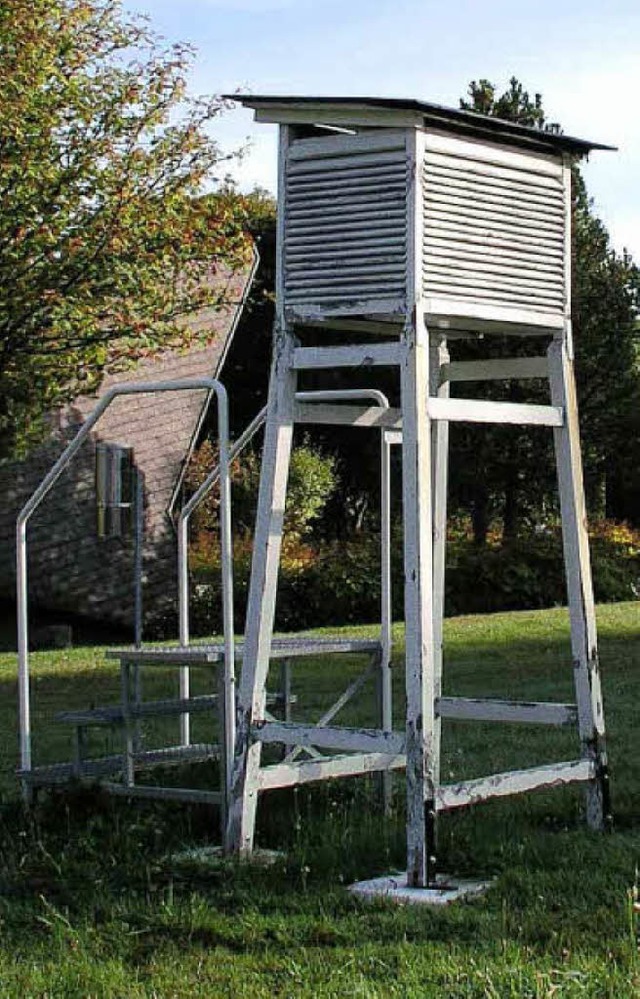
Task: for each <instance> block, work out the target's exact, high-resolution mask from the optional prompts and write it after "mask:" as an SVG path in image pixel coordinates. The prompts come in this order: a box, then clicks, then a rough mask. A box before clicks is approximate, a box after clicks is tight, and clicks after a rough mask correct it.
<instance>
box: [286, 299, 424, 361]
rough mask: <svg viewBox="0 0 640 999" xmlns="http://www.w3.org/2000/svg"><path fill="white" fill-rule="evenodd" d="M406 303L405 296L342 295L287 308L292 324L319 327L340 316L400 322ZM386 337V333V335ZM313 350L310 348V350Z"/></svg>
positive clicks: (292, 303)
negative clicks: (378, 318)
mask: <svg viewBox="0 0 640 999" xmlns="http://www.w3.org/2000/svg"><path fill="white" fill-rule="evenodd" d="M405 310H406V302H405V299H404V296H399V295H395V296H394V297H391V298H375V297H374V296H373V295H371V296H370V297H368V298H360V299H357V300H355V299H346V298H345V296H344V295H341V294H340V293H337V294H334V295H330V294H326V295H324V297H323V299H322V301H321V302H314V303H311V304H309V303H308V302H300V303H296V302H295V301H292V302H290V303H289V304H288V305H287V308H286V315H287V319H288V320H290V321H291V322H301V323H307V324H308V325H310V326H311V325H314V324H315V325H319V324H322V323H323V322H324V321H325V320H327V319H331V318H332V317H334V316H335V317H338V316H358V317H362V316H370V317H377V316H380V317H383V318H385V319H386V318H387V317H388V318H389V319H391V320H394V321H395V320H399V319H400V318H401V317H402V316H404V314H405ZM384 335H385V336H386V332H385V334H384ZM310 349H311V348H309V350H310Z"/></svg>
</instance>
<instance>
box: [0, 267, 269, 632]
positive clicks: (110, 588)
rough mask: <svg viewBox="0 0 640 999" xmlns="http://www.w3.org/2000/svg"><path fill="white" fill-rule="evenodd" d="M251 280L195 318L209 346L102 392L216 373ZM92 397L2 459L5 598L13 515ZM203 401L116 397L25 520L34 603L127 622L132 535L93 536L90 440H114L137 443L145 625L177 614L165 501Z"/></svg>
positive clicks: (243, 278)
mask: <svg viewBox="0 0 640 999" xmlns="http://www.w3.org/2000/svg"><path fill="white" fill-rule="evenodd" d="M249 279H250V275H249V272H248V271H247V272H246V273H244V274H241V275H237V276H235V277H234V278H232V279H231V285H230V294H229V298H230V300H231V303H232V304H230V305H229V306H228V307H225V308H224V309H223V310H220V311H217V312H213V311H211V310H208V311H204V312H203V313H201V314H199V315H198V316H197V317H195V318H194V319H193V320H192V322H191V325H192V326H194V327H196V328H198V329H199V330H202V329H206V332H207V337H208V341H209V342H208V344H207V345H206V346H204V347H202V346H199V347H193V348H191V349H190V350H189V351H187V352H184V353H178V352H173V353H168V354H165V355H162V356H160V357H158V358H156V359H155V360H147V361H144V362H141V363H140V364H138V365H137V366H136V367H135V368H134V369H132V370H131V371H128V372H126V373H125V374H122V375H118V376H109V377H107V378H105V380H104V382H103V385H102V386H101V390H100V393H99V395H102V394H103V393H104V392H106V391H107V389H109V388H111V387H112V386H113V385H114V384H121V383H124V382H134V381H137V382H139V381H169V380H175V379H187V378H210V377H215V376H217V374H218V373H219V369H220V367H221V364H222V363H223V361H224V356H225V354H226V350H227V348H228V345H229V342H230V339H231V337H232V335H233V331H234V329H235V323H236V321H237V318H238V316H239V312H240V309H241V307H242V302H243V298H244V295H245V293H246V290H247V287H248V283H249ZM227 280H229V279H227ZM96 401H97V398H96V397H93V398H87V397H81V398H78V399H76V400H74V401H73V403H72V404H71V405H69V406H67V407H65V409H63V410H60V411H58V412H56V413H54V414H52V416H51V428H52V429H51V436H50V438H49V440H47V442H46V443H45V444H43V445H42V446H41V447H40V448H39V449H38V450H37V451H35V452H33V453H32V454H31V455H30V456H29V458H28V459H27V460H26V461H23V462H13V463H9V464H4V465H2V466H0V495H1V496H2V497H3V502H2V505H1V507H0V595H1V596H4V597H11V596H13V593H14V589H15V519H16V516H17V514H18V512H19V510H20V508H21V507H22V506H23V504H24V503H25V502H26V500H27V498H28V497H29V496H30V495H31V494H32V493H33V491H34V490H35V488H36V487H37V485H38V484H39V482H40V481H41V480H42V478H43V477H44V475H45V474H46V473H47V472H48V470H49V469H50V468H51V466H52V465H53V463H54V461H55V460H56V458H57V457H58V455H59V454H60V453H61V451H62V449H63V447H64V446H65V445H66V444H67V443H68V441H69V440H71V439H72V438H73V436H74V435H75V433H76V432H77V430H78V428H79V426H80V425H81V424H82V422H83V421H84V420H85V419H86V417H87V416H88V415H89V413H90V412H91V411H92V410H93V408H94V407H95V404H96ZM206 403H207V392H206V391H202V390H195V391H191V390H189V391H184V392H171V393H163V394H158V395H151V394H144V395H135V396H124V397H122V398H119V399H115V400H114V402H113V403H112V404H111V406H110V407H109V409H107V411H106V412H105V413H104V414H103V415H102V417H101V418H100V420H99V421H98V423H97V424H96V427H95V431H94V433H93V434H92V435H91V436H90V437H89V438H88V439H87V441H86V442H85V444H84V445H83V446H82V448H81V449H80V451H79V452H78V454H77V455H76V457H75V459H74V460H73V461H72V463H71V465H70V466H69V467H68V468H67V469H66V471H65V472H63V474H62V476H61V477H60V479H59V480H58V482H57V483H56V485H55V486H54V488H53V490H52V491H51V492H50V493H49V495H48V496H47V498H46V499H45V500H44V502H43V504H42V506H41V507H40V508H39V510H38V511H37V512H36V513H35V514H34V516H33V517H32V519H31V521H30V523H29V526H28V533H27V538H28V546H29V548H28V550H29V597H30V601H31V603H32V604H33V605H34V606H39V607H43V608H46V609H48V610H53V611H59V612H61V613H73V614H80V615H86V616H88V617H91V618H93V619H95V620H99V621H103V622H105V623H109V622H113V623H116V624H118V625H124V626H132V625H133V540H132V538H104V539H100V538H98V537H97V535H96V499H95V446H96V443H97V442H98V441H112V442H116V443H119V444H126V445H129V446H131V447H133V449H134V457H135V462H136V465H137V467H138V468H139V469H140V470H141V472H142V473H143V476H144V560H143V565H144V596H143V603H144V617H145V625H146V626H149V625H151V624H153V625H154V626H155V629H156V630H158V628H160V627H164V628H165V629H166V625H167V624H168V623H169V622H173V621H174V620H175V614H176V606H177V576H176V540H175V532H174V529H173V526H172V522H171V518H170V516H169V511H168V508H169V504H170V502H171V499H172V496H173V493H174V490H175V488H176V485H177V484H178V483H179V477H180V473H181V471H182V468H183V465H184V462H185V460H186V458H187V457H188V455H189V453H190V448H191V446H192V444H193V443H194V439H195V436H196V435H197V431H198V428H199V425H200V421H201V419H202V417H203V415H204V408H205V406H206ZM211 405H212V406H215V401H212V403H211ZM163 622H164V625H163Z"/></svg>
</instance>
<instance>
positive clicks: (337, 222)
mask: <svg viewBox="0 0 640 999" xmlns="http://www.w3.org/2000/svg"><path fill="white" fill-rule="evenodd" d="M406 206H407V160H406V139H405V133H404V132H402V131H394V130H391V129H389V130H385V131H384V132H383V133H381V134H375V133H367V134H363V135H336V136H327V137H326V138H320V139H301V140H298V141H295V142H293V143H292V145H291V147H290V149H289V154H288V158H287V171H286V196H285V239H284V287H285V302H286V304H287V305H288V306H290V307H293V309H294V310H297V311H301V312H303V311H304V310H305V307H309V308H314V307H315V308H319V309H322V310H323V311H326V312H331V313H339V312H340V311H341V309H342V308H345V309H347V310H350V311H353V310H354V309H359V308H362V311H363V312H378V311H379V312H401V311H402V310H403V308H404V302H405V295H406V262H407V247H406V240H407V236H406V233H407V219H406V213H407V207H406Z"/></svg>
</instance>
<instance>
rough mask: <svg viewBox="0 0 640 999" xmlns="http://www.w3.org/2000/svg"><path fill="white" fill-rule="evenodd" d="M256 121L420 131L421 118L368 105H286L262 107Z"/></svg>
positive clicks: (412, 113) (258, 111)
mask: <svg viewBox="0 0 640 999" xmlns="http://www.w3.org/2000/svg"><path fill="white" fill-rule="evenodd" d="M242 102H243V104H245V105H246V107H250V106H251V104H250V101H249V100H248V99H247V98H246V97H243V98H242ZM254 117H255V120H256V121H257V122H271V123H274V122H275V123H277V124H283V125H284V124H290V125H300V124H308V125H344V126H346V127H356V126H358V125H364V126H366V127H367V128H373V127H376V128H398V127H399V126H402V125H404V126H407V127H413V128H419V127H420V126H421V125H422V123H423V120H424V115H422V114H420V113H419V112H418V111H405V110H403V111H400V110H394V111H389V110H388V109H386V108H379V109H376V108H373V107H370V106H369V105H365V104H363V105H361V106H359V107H358V106H357V105H352V106H350V107H349V108H345V107H344V105H340V104H337V105H335V107H331V106H327V105H326V104H322V105H318V107H317V108H313V107H310V106H309V105H306V106H305V107H304V108H296V109H292V108H291V105H289V104H281V105H276V104H272V105H270V106H269V108H266V107H264V106H262V107H259V108H256V110H255V115H254Z"/></svg>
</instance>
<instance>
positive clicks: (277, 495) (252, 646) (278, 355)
mask: <svg viewBox="0 0 640 999" xmlns="http://www.w3.org/2000/svg"><path fill="white" fill-rule="evenodd" d="M290 138H291V137H290V133H289V129H288V128H287V127H283V128H281V130H280V143H279V159H278V198H279V202H280V206H281V211H280V212H279V213H278V222H277V233H276V321H275V336H274V351H273V362H272V369H271V380H270V384H269V399H268V404H267V420H266V426H265V437H264V447H263V457H262V462H263V469H262V474H261V476H260V490H259V495H258V511H257V518H256V529H255V540H254V548H253V558H252V565H251V581H250V585H249V596H248V604H247V617H246V632H245V642H244V658H243V665H242V674H241V680H240V689H239V695H238V708H237V743H236V751H235V755H234V767H233V776H232V791H231V795H230V802H229V809H228V821H227V830H226V840H225V845H226V848H227V850H231V851H233V852H234V853H236V854H240V855H243V854H250V853H251V851H252V849H253V837H254V832H255V818H256V806H257V777H258V771H259V769H260V749H261V747H260V743H251V740H250V731H251V726H252V725H254V724H255V723H256V722H257V721H259V720H260V719H261V717H262V712H263V710H264V709H263V705H264V702H265V695H266V681H267V673H268V669H269V654H270V648H271V639H272V635H273V619H274V614H275V598H276V583H277V576H278V564H279V559H280V547H281V542H282V521H283V516H284V507H285V498H286V490H287V479H288V474H289V462H290V457H291V443H292V437H293V408H294V405H295V390H296V375H295V371H294V370H293V367H292V361H293V349H294V342H293V333H292V331H291V329H290V328H289V327H288V326H287V323H286V321H285V319H284V316H283V309H284V281H285V276H284V235H285V234H284V226H285V217H286V207H287V206H286V158H287V150H288V146H289V142H290Z"/></svg>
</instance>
